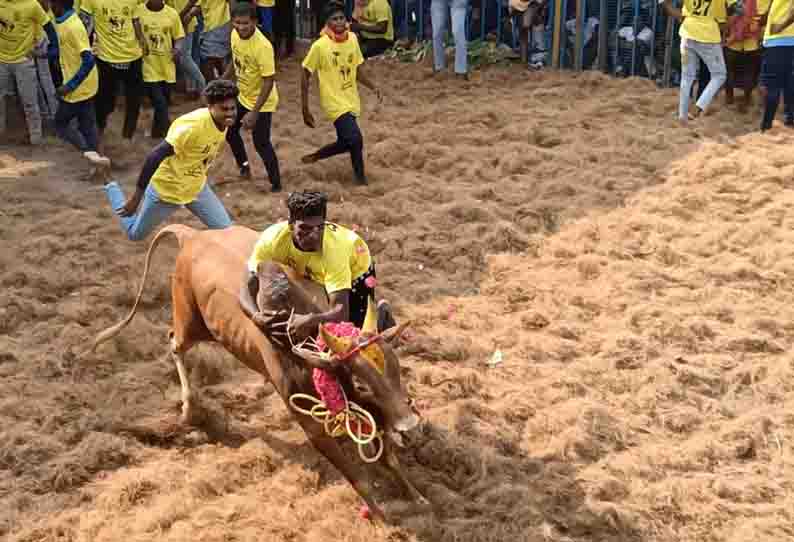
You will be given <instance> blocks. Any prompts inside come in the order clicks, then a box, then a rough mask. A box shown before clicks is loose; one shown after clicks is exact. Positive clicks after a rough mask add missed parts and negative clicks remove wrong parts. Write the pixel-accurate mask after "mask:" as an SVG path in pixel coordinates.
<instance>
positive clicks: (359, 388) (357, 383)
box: [353, 375, 372, 393]
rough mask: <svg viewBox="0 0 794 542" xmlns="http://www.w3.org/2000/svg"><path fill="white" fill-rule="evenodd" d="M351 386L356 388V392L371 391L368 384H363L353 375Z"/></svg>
mask: <svg viewBox="0 0 794 542" xmlns="http://www.w3.org/2000/svg"><path fill="white" fill-rule="evenodd" d="M353 387H354V388H355V389H356V391H357V392H358V393H372V392H371V390H370V389H369V386H367V385H366V384H364V383H363V382H362V381H361V380H360V379H358V378H357V377H356V376H355V375H354V376H353Z"/></svg>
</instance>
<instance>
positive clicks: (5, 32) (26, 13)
mask: <svg viewBox="0 0 794 542" xmlns="http://www.w3.org/2000/svg"><path fill="white" fill-rule="evenodd" d="M49 20H50V18H49V17H48V16H47V12H46V11H44V9H43V8H42V7H41V4H39V3H38V0H10V1H9V0H0V62H2V63H3V64H18V63H19V62H22V61H23V60H25V59H26V58H28V56H30V52H31V51H32V50H33V46H34V45H35V43H36V41H34V40H36V38H40V37H41V35H42V30H41V27H43V26H44V25H45V24H47V22H48V21H49Z"/></svg>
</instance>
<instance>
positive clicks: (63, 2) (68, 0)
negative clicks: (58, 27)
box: [54, 0, 74, 10]
mask: <svg viewBox="0 0 794 542" xmlns="http://www.w3.org/2000/svg"><path fill="white" fill-rule="evenodd" d="M54 3H56V4H58V5H59V6H63V9H64V10H67V9H74V0H54Z"/></svg>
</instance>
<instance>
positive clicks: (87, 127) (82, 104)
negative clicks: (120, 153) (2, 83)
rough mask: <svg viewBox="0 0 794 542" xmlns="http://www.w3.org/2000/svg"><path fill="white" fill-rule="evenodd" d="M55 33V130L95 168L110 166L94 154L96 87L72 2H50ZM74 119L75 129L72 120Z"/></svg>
mask: <svg viewBox="0 0 794 542" xmlns="http://www.w3.org/2000/svg"><path fill="white" fill-rule="evenodd" d="M50 5H51V7H52V13H53V15H55V32H56V33H57V35H58V44H59V55H60V71H61V73H62V74H63V84H62V85H61V86H59V87H58V97H59V98H60V99H59V103H58V110H57V111H56V113H55V131H56V133H57V134H58V137H60V138H61V139H63V140H64V141H66V142H68V143H71V144H72V145H74V146H75V147H77V149H78V150H80V151H81V152H82V153H83V156H85V157H86V158H87V159H88V160H90V161H91V162H92V163H93V164H94V165H97V166H104V167H109V166H110V160H109V159H108V158H105V157H104V156H100V155H99V153H97V130H96V112H95V111H94V96H96V93H97V89H98V88H99V76H98V74H97V69H96V65H95V60H94V55H93V53H92V52H91V45H90V44H89V43H88V32H86V30H85V26H84V25H83V21H81V20H80V17H78V16H77V14H76V13H75V11H74V0H52V3H51V4H50ZM74 119H77V127H75V126H74V124H73V123H72V120H74Z"/></svg>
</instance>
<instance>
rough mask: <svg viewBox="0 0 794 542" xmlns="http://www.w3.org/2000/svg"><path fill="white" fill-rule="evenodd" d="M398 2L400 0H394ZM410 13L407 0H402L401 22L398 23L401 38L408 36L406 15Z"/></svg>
mask: <svg viewBox="0 0 794 542" xmlns="http://www.w3.org/2000/svg"><path fill="white" fill-rule="evenodd" d="M396 1H397V2H399V1H400V0H396ZM410 15H411V14H410V13H409V12H408V0H403V20H402V24H401V25H400V33H401V34H402V35H401V36H400V37H401V38H407V37H408V17H409V16H410Z"/></svg>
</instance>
